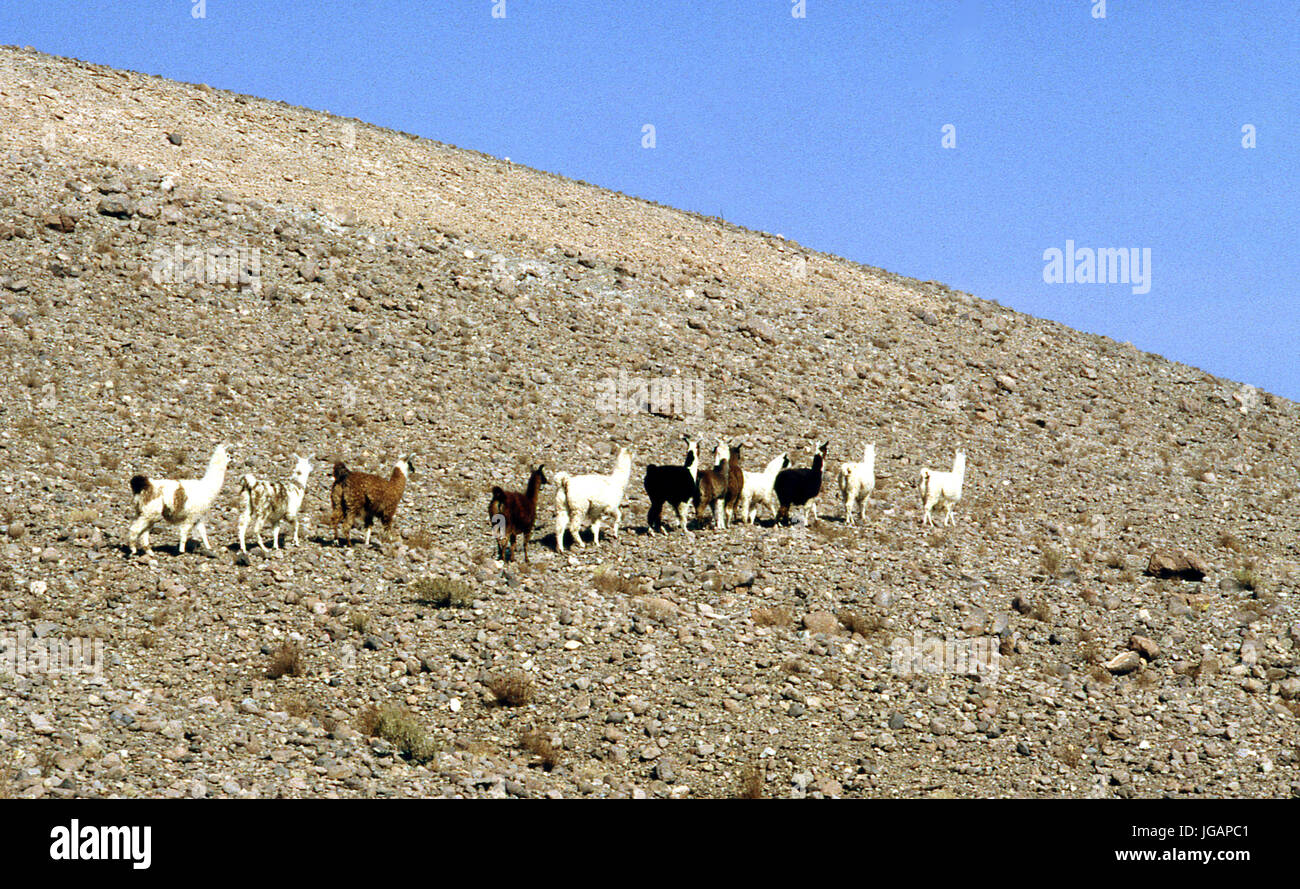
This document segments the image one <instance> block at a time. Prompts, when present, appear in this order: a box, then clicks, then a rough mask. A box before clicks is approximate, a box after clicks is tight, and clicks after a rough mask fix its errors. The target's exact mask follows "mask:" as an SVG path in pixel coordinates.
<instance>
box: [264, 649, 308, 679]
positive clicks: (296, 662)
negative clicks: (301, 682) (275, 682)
mask: <svg viewBox="0 0 1300 889" xmlns="http://www.w3.org/2000/svg"><path fill="white" fill-rule="evenodd" d="M302 674H303V663H302V649H301V648H300V647H299V646H298V643H296V642H284V643H281V645H280V647H279V648H277V649H276V650H275V653H274V654H272V655H271V665H270V666H269V667H267V668H266V677H267V678H268V679H279V678H280V677H281V676H301V675H302Z"/></svg>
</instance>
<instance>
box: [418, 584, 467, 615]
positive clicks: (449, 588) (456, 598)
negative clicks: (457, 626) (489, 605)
mask: <svg viewBox="0 0 1300 889" xmlns="http://www.w3.org/2000/svg"><path fill="white" fill-rule="evenodd" d="M411 590H412V592H413V593H414V594H415V598H416V600H417V601H419V602H422V603H425V604H428V605H433V606H435V607H437V608H469V607H471V606H472V605H473V604H474V595H473V590H472V589H471V588H470V585H469V584H468V583H466V582H465V581H463V580H459V579H457V578H454V577H421V578H420V579H419V580H417V581H416V582H415V583H413V584H411Z"/></svg>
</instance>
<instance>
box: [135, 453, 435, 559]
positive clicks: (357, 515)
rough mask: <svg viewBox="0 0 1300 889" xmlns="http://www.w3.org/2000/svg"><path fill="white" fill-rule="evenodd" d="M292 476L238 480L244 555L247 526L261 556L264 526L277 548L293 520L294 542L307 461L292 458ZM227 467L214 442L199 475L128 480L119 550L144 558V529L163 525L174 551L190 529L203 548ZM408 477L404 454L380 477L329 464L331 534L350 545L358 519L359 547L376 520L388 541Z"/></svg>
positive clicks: (146, 537) (408, 465) (309, 467)
mask: <svg viewBox="0 0 1300 889" xmlns="http://www.w3.org/2000/svg"><path fill="white" fill-rule="evenodd" d="M294 461H295V464H294V469H293V474H292V475H291V476H290V477H289V480H288V481H284V482H273V481H268V480H266V479H258V478H257V477H256V476H254V475H253V474H252V473H249V474H248V475H245V476H244V477H243V479H242V480H241V481H240V483H239V505H240V515H239V550H240V552H247V545H246V535H247V532H248V527H249V525H250V524H251V525H252V528H253V536H254V537H255V538H256V539H257V545H258V547H260V548H261V550H262V551H263V552H266V551H267V550H266V544H265V543H264V542H263V540H262V529H263V528H265V527H266V526H268V525H269V526H270V528H271V546H272V547H274V548H275V549H279V548H280V528H281V526H282V525H284V524H285V523H286V522H292V523H293V542H294V543H295V544H296V543H298V515H299V512H300V511H301V510H302V501H303V498H304V496H305V495H306V493H307V478H308V476H310V475H311V470H312V465H311V461H310V460H309V459H307V458H306V457H300V456H298V455H297V454H295V455H294ZM229 463H230V448H229V446H228V445H225V444H219V445H217V448H216V450H215V451H213V452H212V457H211V459H209V460H208V468H207V471H206V472H204V473H203V477H202V478H187V479H164V478H150V477H149V476H147V475H136V476H132V478H131V502H132V506H133V508H134V515H133V516H132V521H131V527H130V529H129V530H128V533H127V546H128V548H129V549H130V551H131V554H132V555H137V554H139V553H142V552H143V553H150V552H152V549H151V547H150V545H149V532H150V531H152V530H153V527H154V525H156V524H158V522H160V521H163V522H167V523H168V524H171V525H179V526H180V545H179V547H178V550H179V552H181V553H184V552H185V549H186V546H187V544H188V543H189V538H190V532H191V531H197V532H198V535H199V538H200V539H201V540H202V541H203V547H204V548H205V549H208V550H210V549H212V545H211V544H210V543H209V542H208V532H207V526H206V524H205V519H206V517H207V514H208V511H209V510H211V509H212V505H213V504H214V503H215V502H216V500H217V495H218V494H220V493H221V488H222V486H223V485H224V484H225V481H226V466H227V465H228V464H229ZM414 474H415V465H414V463H413V462H412V461H411V458H409V457H402V458H401V459H400V460H398V461H397V463H396V464H394V465H393V471H392V473H391V474H390V475H389V476H388V477H387V478H384V477H383V476H378V475H371V474H370V473H368V472H353V471H352V470H350V469H348V467H347V466H346V465H344V464H343V463H335V464H334V483H333V484H332V485H331V486H330V519H329V523H330V525H331V526H332V528H333V529H334V533H335V536H336V537H337V538H338V539H339V540H340V541H344V540H346V541H347V542H348V543H351V542H352V526H353V525H355V524H356V523H357V522H358V521H360V522H362V523H363V525H364V526H365V529H366V545H369V544H370V531H371V526H372V525H373V524H374V522H375V521H376V520H378V521H379V523H380V524H382V525H383V526H384V530H385V531H386V532H387V533H388V535H389V536H391V535H392V533H393V521H394V518H395V516H396V514H397V504H398V503H399V502H400V501H401V499H402V492H403V491H405V490H406V480H407V478H408V477H410V476H411V475H414Z"/></svg>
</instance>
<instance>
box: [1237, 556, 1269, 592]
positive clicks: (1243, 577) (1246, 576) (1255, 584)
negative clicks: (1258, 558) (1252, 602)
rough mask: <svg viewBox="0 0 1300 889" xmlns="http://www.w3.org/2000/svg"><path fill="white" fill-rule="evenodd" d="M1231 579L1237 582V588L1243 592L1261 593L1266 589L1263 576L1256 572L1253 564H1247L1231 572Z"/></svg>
mask: <svg viewBox="0 0 1300 889" xmlns="http://www.w3.org/2000/svg"><path fill="white" fill-rule="evenodd" d="M1232 579H1233V580H1235V581H1236V582H1237V586H1239V587H1241V588H1242V589H1243V590H1251V591H1263V590H1264V589H1265V588H1266V587H1267V583H1266V582H1265V581H1264V578H1263V576H1261V575H1260V573H1259V571H1258V570H1256V567H1255V563H1254V562H1247V563H1246V564H1245V565H1242V566H1241V567H1240V568H1238V569H1237V570H1236V571H1233V572H1232Z"/></svg>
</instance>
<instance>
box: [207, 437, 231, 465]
mask: <svg viewBox="0 0 1300 889" xmlns="http://www.w3.org/2000/svg"><path fill="white" fill-rule="evenodd" d="M229 464H230V445H228V444H226V443H225V442H224V441H223V442H222V443H221V444H219V445H217V449H216V450H215V451H213V452H212V458H211V459H210V460H208V471H209V472H225V471H226V466H228V465H229Z"/></svg>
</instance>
